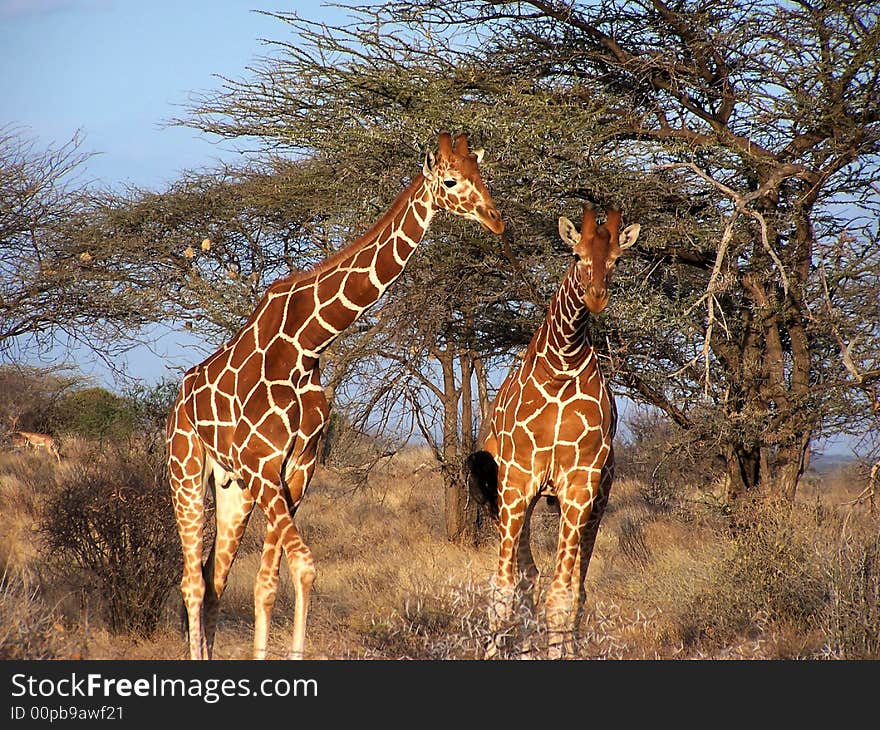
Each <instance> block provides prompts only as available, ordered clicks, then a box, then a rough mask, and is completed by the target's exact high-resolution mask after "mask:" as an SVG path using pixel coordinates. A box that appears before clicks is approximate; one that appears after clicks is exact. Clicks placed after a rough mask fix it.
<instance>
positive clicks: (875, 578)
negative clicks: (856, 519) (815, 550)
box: [823, 521, 880, 659]
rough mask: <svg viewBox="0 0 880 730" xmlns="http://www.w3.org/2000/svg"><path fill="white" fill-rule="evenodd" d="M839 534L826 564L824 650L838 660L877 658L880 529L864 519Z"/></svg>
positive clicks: (879, 643)
mask: <svg viewBox="0 0 880 730" xmlns="http://www.w3.org/2000/svg"><path fill="white" fill-rule="evenodd" d="M844 528H845V529H842V530H841V531H840V533H839V535H840V536H839V539H838V542H837V550H836V555H835V554H834V553H833V552H832V553H831V554H830V555H829V556H828V557H829V558H830V560H828V561H827V564H826V576H827V580H828V582H829V585H830V589H831V590H830V593H831V595H830V600H829V601H828V605H827V606H826V610H825V613H824V615H823V621H824V624H823V625H824V633H825V637H826V650H827V652H828V653H829V654H830V655H831V656H832V657H835V658H840V659H878V658H880V530H878V525H877V524H872V523H871V522H870V521H867V522H866V524H862V525H857V526H855V527H853V528H851V529H846V525H845V526H844Z"/></svg>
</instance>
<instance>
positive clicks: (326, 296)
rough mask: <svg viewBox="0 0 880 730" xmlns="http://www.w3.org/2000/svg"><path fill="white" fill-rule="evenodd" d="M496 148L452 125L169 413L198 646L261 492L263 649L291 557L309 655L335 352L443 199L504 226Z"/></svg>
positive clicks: (284, 283) (190, 374)
mask: <svg viewBox="0 0 880 730" xmlns="http://www.w3.org/2000/svg"><path fill="white" fill-rule="evenodd" d="M482 154H483V152H482V150H476V151H474V152H471V151H470V150H469V149H468V144H467V138H466V137H465V136H464V135H460V136H459V137H458V139H457V140H456V142H455V145H454V147H453V144H452V139H451V137H450V135H449V134H448V133H446V132H444V133H443V134H441V135H440V141H439V148H438V151H437V153H436V155H434V154H431V153H429V154H428V155H427V157H426V159H425V164H424V166H423V169H422V173H421V174H419V175H417V176H416V177H415V178H414V179H413V181H412V182H411V183H410V185H409V186H408V187H407V188H406V189H405V190H404V191H403V192H402V193H401V194H400V195H399V196H398V198H397V199H396V200H395V202H394V203H393V204H392V205H391V207H390V208H389V210H388V211H387V212H386V213H385V215H384V216H383V217H382V218H381V219H380V220H379V221H378V222H377V223H376V224H375V225H374V226H373V227H372V228H371V229H370V230H369V231H368V232H367V233H366V234H364V235H363V236H361V237H360V238H359V239H357V240H356V241H354V242H353V243H351V244H350V245H348V246H346V247H345V248H343V249H341V250H340V251H338V252H337V253H336V254H334V255H332V256H331V257H330V258H328V259H327V260H326V261H324V262H323V263H321V264H319V265H317V266H316V267H315V268H313V269H312V270H310V271H305V272H298V273H294V274H292V275H291V276H288V277H286V278H283V279H280V280H279V281H276V282H275V283H273V284H272V285H271V286H270V287H269V288H268V289H267V291H266V293H265V294H264V296H263V298H262V300H261V301H260V303H259V304H258V305H257V306H256V308H255V309H254V311H253V313H252V314H251V316H250V318H249V319H248V320H247V321H246V322H245V323H244V325H243V326H242V328H241V329H240V330H239V332H238V333H237V334H236V335H235V336H234V337H233V338H232V339H231V340H230V341H229V342H227V343H226V344H225V345H224V346H222V347H221V348H220V349H219V350H217V351H216V352H215V353H214V354H212V355H211V356H209V357H208V358H207V359H205V360H204V361H203V362H201V363H200V364H198V365H196V366H194V367H193V368H191V369H190V370H188V371H187V372H186V373H185V375H184V378H183V383H182V384H181V388H180V391H179V393H178V397H177V400H176V402H175V404H174V407H173V408H172V411H171V413H170V414H169V417H168V422H167V455H168V471H169V480H170V484H171V491H172V497H173V503H174V510H175V515H176V518H177V524H178V531H179V533H180V538H181V543H182V547H183V555H184V570H183V578H182V580H181V591H182V593H183V598H184V603H185V605H186V609H187V618H188V625H189V648H190V656H191V657H192V658H194V659H195V658H208V657H210V655H211V653H212V650H213V637H214V633H215V630H216V623H217V615H218V607H219V600H220V596H221V595H222V593H223V590H224V588H225V585H226V579H227V576H228V573H229V569H230V568H231V566H232V562H233V560H234V559H235V553H236V550H237V548H238V545H239V542H240V540H241V538H242V535H243V534H244V531H245V528H246V526H247V522H248V519H249V517H250V514H251V512H252V510H253V507H254V505H255V504H259V506H260V508H261V509H262V510H263V511H264V513H265V514H266V517H267V527H266V534H265V537H264V542H263V552H262V556H261V561H260V568H259V570H258V573H257V577H256V581H255V588H254V609H255V616H254V656H255V658H265V655H266V643H267V638H268V627H269V621H270V617H271V611H272V607H273V606H274V602H275V595H276V592H277V587H278V575H279V567H280V563H281V559H282V556H284V557H286V559H287V563H288V567H289V569H290V575H291V578H292V582H293V586H294V590H295V594H296V596H295V609H294V628H293V640H292V648H291V652H290V656H291V657H293V658H299V657H301V656H302V653H303V646H304V642H305V626H306V617H307V610H308V601H309V591H310V588H311V585H312V582H313V580H314V577H315V567H314V559H313V556H312V552H311V550H310V549H309V548H308V546H307V545H306V544H305V543H304V542H303V540H302V538H301V536H300V534H299V532H298V531H297V528H296V525H295V524H294V521H293V516H294V513H295V511H296V509H297V507H298V506H299V504H300V502H301V501H302V499H303V497H304V495H305V492H306V489H307V487H308V485H309V482H310V480H311V477H312V474H313V472H314V467H315V462H316V458H317V449H318V445H319V442H320V437H321V434H322V432H323V430H324V426H325V424H326V422H327V418H328V404H327V400H326V398H325V396H324V391H323V388H322V386H321V379H320V367H319V358H320V355H321V353H322V352H323V351H324V350H325V349H326V348H327V347H328V346H329V345H330V344H331V343H332V342H333V340H335V339H336V337H338V336H339V334H340V333H341V332H343V331H344V330H345V328H346V327H348V326H349V325H351V324H352V323H353V322H354V321H355V320H356V319H357V318H358V317H359V316H360V315H361V314H363V312H364V311H366V309H368V308H369V307H370V306H372V305H373V304H375V303H376V301H377V300H378V299H379V298H380V297H381V296H382V294H383V293H384V292H385V290H386V289H387V287H388V286H389V285H390V284H391V283H392V282H393V281H394V280H395V279H396V278H397V277H398V276H399V275H400V274H401V273H402V272H403V269H404V267H405V265H406V263H407V261H408V260H409V258H410V257H411V256H412V254H413V253H414V252H415V250H416V248H417V247H418V245H419V243H420V241H421V239H422V237H423V235H424V233H425V231H426V230H427V228H428V226H429V224H430V222H431V219H432V218H433V216H434V214H435V213H436V212H437V211H438V210H441V209H445V210H448V211H450V212H452V213H454V214H456V215H461V216H464V217H467V218H472V219H475V220H478V221H479V222H480V223H481V224H483V226H485V227H486V228H487V229H488V230H490V231H492V232H494V233H501V232H502V231H503V229H504V224H503V222H502V220H501V216H500V214H499V213H498V210H497V209H496V208H495V205H494V203H493V201H492V198H491V196H490V194H489V192H488V190H486V188H485V185H484V184H483V182H482V178H481V176H480V172H479V167H478V164H479V161H480V159H481V158H482ZM209 487H213V489H214V492H215V496H216V510H215V512H216V519H217V534H216V538H215V541H214V544H213V546H212V548H211V550H210V553H209V555H208V558H207V561H206V562H205V564H204V566H203V564H202V562H203V561H202V550H203V546H202V541H203V529H204V519H205V511H204V499H205V493H206V490H207V489H208V488H209Z"/></svg>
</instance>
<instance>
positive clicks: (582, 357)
mask: <svg viewBox="0 0 880 730" xmlns="http://www.w3.org/2000/svg"><path fill="white" fill-rule="evenodd" d="M583 295H584V284H583V283H582V282H581V277H580V275H579V273H578V269H577V266H576V265H575V264H572V265H571V266H570V267H569V269H568V272H567V273H566V275H565V277H564V278H563V279H562V283H561V284H560V285H559V288H558V289H557V290H556V293H555V294H554V295H553V298H552V299H551V300H550V305H549V307H548V308H547V315H546V317H545V318H544V322H543V324H542V325H541V327H540V328H539V329H538V332H537V333H536V336H535V341H536V345H537V347H536V351H537V354H538V355H539V356H540V357H541V358H542V359H543V360H544V361H545V364H546V366H547V368H548V369H549V370H551V371H552V372H554V373H558V374H562V375H572V374H575V373H579V372H581V371H582V370H583V369H584V368H585V367H588V366H589V365H590V364H591V363H592V364H595V363H596V358H595V350H594V349H593V346H592V344H591V343H590V337H589V333H588V325H589V319H590V310H589V309H587V306H586V305H585V304H584V300H583Z"/></svg>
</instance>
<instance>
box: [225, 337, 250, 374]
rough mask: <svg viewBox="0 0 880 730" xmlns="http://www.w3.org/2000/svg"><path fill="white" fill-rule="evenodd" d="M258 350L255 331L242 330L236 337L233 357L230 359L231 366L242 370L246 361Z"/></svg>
mask: <svg viewBox="0 0 880 730" xmlns="http://www.w3.org/2000/svg"><path fill="white" fill-rule="evenodd" d="M255 348H256V340H255V339H254V331H253V330H252V329H245V330H242V331H241V333H240V334H239V335H238V337H236V342H235V344H234V345H233V346H232V355H231V356H230V358H229V366H230V367H231V368H235V369H236V370H238V369H240V368H241V366H242V365H244V362H245V360H247V359H248V357H250V356H251V355H252V354H253V352H254V349H255Z"/></svg>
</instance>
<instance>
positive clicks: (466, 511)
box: [435, 347, 477, 544]
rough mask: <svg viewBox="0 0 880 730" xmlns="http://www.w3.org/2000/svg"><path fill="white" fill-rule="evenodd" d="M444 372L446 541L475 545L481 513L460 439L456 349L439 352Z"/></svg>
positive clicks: (444, 510) (443, 470)
mask: <svg viewBox="0 0 880 730" xmlns="http://www.w3.org/2000/svg"><path fill="white" fill-rule="evenodd" d="M435 355H436V356H437V359H438V360H439V362H440V367H441V368H442V371H443V445H442V449H441V454H442V462H443V463H442V465H441V469H440V471H441V474H442V475H443V492H444V494H443V497H444V500H443V512H444V517H445V521H446V537H447V539H449V540H451V541H453V542H460V543H466V544H474V542H475V541H476V536H477V509H476V505H475V504H474V503H473V501H472V500H470V499H468V496H469V495H468V490H467V484H466V482H465V481H464V479H463V477H462V470H461V464H462V463H463V461H464V458H463V456H462V451H461V439H460V437H459V418H458V403H459V399H460V398H461V395H462V391H461V389H459V388H457V387H456V384H455V353H454V352H453V351H452V348H449V347H447V348H446V349H445V350H438V351H436V352H435Z"/></svg>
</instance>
